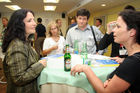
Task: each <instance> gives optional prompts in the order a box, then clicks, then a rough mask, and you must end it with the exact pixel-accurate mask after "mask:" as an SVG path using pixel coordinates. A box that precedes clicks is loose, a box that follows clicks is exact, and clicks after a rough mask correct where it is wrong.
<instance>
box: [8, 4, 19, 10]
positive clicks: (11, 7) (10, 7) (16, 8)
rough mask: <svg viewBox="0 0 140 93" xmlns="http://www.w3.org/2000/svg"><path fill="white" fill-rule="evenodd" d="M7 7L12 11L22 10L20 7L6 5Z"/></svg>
mask: <svg viewBox="0 0 140 93" xmlns="http://www.w3.org/2000/svg"><path fill="white" fill-rule="evenodd" d="M5 7H7V8H9V9H11V10H18V9H21V8H20V7H19V6H18V5H5Z"/></svg>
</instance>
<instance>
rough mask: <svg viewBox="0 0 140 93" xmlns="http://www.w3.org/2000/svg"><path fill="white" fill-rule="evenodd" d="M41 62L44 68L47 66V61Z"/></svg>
mask: <svg viewBox="0 0 140 93" xmlns="http://www.w3.org/2000/svg"><path fill="white" fill-rule="evenodd" d="M39 62H40V63H41V64H42V65H43V66H44V67H46V66H47V60H46V59H42V60H39Z"/></svg>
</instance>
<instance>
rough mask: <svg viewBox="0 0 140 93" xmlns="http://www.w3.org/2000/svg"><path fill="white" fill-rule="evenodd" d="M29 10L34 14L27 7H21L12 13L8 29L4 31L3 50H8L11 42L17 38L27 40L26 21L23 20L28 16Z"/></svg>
mask: <svg viewBox="0 0 140 93" xmlns="http://www.w3.org/2000/svg"><path fill="white" fill-rule="evenodd" d="M28 12H30V13H32V14H33V15H34V13H33V12H32V11H31V10H27V9H19V10H17V11H15V12H14V13H13V14H12V15H11V18H10V20H9V22H8V25H7V30H6V31H5V33H4V39H3V44H2V49H3V50H2V51H3V52H6V50H7V48H8V46H9V44H10V42H11V41H12V40H13V39H15V38H18V39H20V40H21V41H26V36H25V33H26V32H25V23H24V22H23V20H24V18H25V17H26V16H27V13H28Z"/></svg>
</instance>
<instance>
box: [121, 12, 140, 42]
mask: <svg viewBox="0 0 140 93" xmlns="http://www.w3.org/2000/svg"><path fill="white" fill-rule="evenodd" d="M119 16H121V17H122V19H123V20H124V22H125V23H126V25H127V30H130V29H135V30H136V42H137V43H138V44H140V38H139V37H140V12H139V11H133V10H124V11H122V12H120V13H119Z"/></svg>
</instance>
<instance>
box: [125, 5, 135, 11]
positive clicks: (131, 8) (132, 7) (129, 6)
mask: <svg viewBox="0 0 140 93" xmlns="http://www.w3.org/2000/svg"><path fill="white" fill-rule="evenodd" d="M126 9H127V10H128V9H129V10H133V11H136V9H135V7H134V6H132V5H127V6H125V7H124V10H126Z"/></svg>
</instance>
